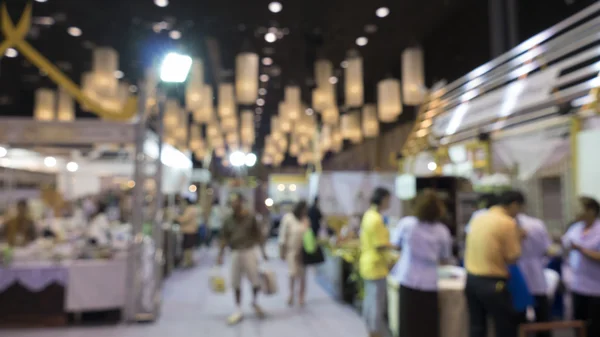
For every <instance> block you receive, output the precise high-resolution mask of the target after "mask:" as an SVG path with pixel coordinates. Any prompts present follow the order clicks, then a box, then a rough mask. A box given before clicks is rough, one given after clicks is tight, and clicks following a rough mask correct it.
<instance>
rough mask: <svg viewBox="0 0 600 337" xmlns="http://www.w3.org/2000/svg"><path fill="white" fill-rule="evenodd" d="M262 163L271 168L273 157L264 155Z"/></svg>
mask: <svg viewBox="0 0 600 337" xmlns="http://www.w3.org/2000/svg"><path fill="white" fill-rule="evenodd" d="M261 161H262V163H263V165H267V166H269V165H272V164H273V157H271V156H269V155H266V154H264V155H263V156H262V160H261Z"/></svg>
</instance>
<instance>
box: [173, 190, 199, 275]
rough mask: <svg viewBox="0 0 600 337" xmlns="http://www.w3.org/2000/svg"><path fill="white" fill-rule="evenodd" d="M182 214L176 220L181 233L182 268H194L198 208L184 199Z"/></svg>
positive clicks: (187, 199) (188, 199)
mask: <svg viewBox="0 0 600 337" xmlns="http://www.w3.org/2000/svg"><path fill="white" fill-rule="evenodd" d="M184 204H185V207H184V209H183V214H181V216H179V217H178V218H177V222H178V223H179V226H181V232H182V233H183V267H184V268H190V267H193V266H194V249H195V248H196V246H197V243H198V229H199V227H200V223H198V208H197V207H196V205H195V204H194V202H193V201H192V199H190V198H185V199H184Z"/></svg>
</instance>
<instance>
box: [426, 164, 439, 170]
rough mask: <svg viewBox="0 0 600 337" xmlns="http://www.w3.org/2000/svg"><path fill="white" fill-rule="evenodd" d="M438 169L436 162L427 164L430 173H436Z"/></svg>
mask: <svg viewBox="0 0 600 337" xmlns="http://www.w3.org/2000/svg"><path fill="white" fill-rule="evenodd" d="M436 168H437V164H436V163H434V162H429V163H428V164H427V169H428V170H429V171H435V169H436Z"/></svg>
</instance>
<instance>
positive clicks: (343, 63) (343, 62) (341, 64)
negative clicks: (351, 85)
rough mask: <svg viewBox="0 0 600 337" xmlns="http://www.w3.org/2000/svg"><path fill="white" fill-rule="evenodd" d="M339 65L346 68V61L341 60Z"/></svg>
mask: <svg viewBox="0 0 600 337" xmlns="http://www.w3.org/2000/svg"><path fill="white" fill-rule="evenodd" d="M340 66H341V67H342V68H344V69H346V68H348V61H342V63H340Z"/></svg>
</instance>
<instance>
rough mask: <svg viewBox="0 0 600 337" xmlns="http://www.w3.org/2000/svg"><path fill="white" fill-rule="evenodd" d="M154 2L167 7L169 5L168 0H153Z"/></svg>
mask: <svg viewBox="0 0 600 337" xmlns="http://www.w3.org/2000/svg"><path fill="white" fill-rule="evenodd" d="M154 4H155V5H157V6H158V7H167V6H168V5H169V0H154Z"/></svg>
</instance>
